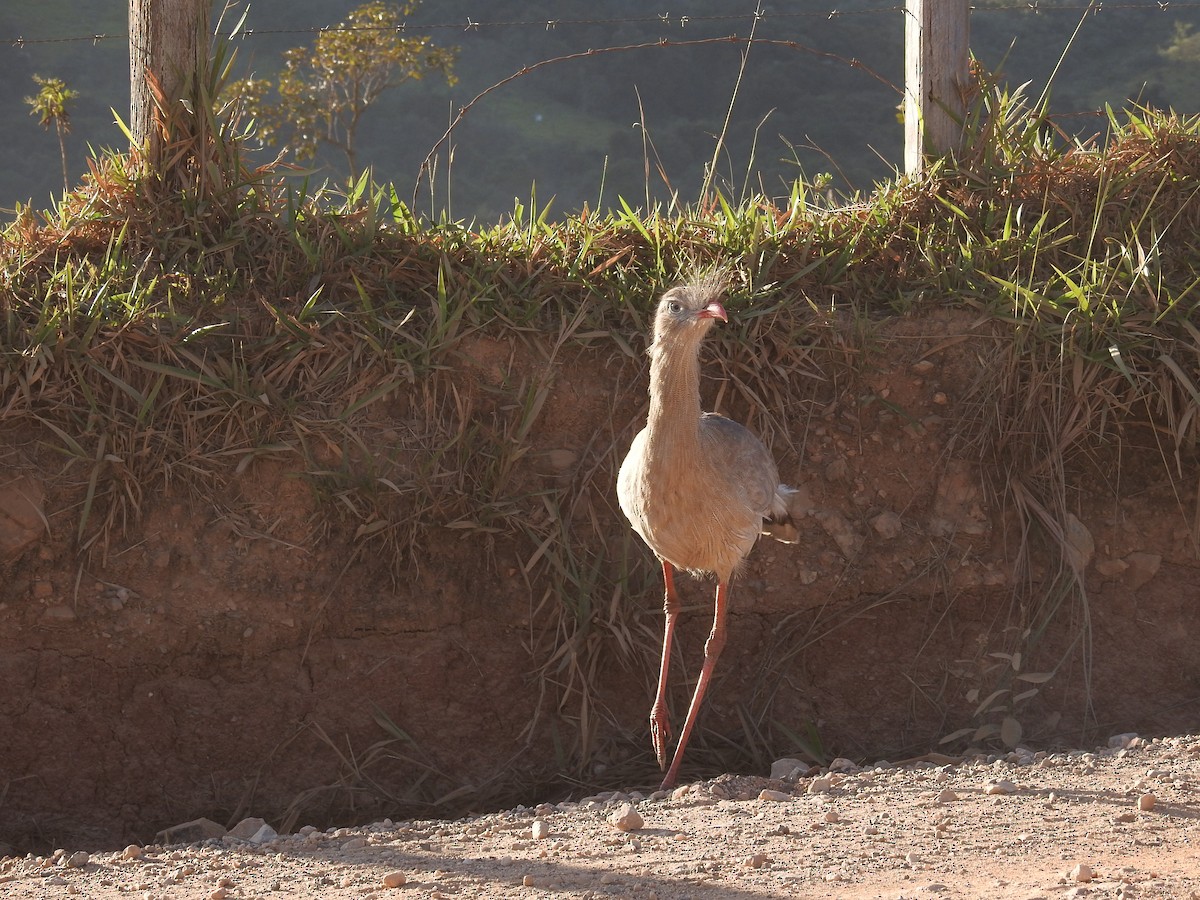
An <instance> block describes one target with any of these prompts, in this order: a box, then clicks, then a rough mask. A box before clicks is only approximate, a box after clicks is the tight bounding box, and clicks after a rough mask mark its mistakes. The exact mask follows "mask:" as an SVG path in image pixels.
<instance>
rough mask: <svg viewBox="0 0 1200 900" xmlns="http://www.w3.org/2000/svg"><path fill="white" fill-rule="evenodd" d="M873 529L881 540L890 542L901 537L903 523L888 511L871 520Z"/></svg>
mask: <svg viewBox="0 0 1200 900" xmlns="http://www.w3.org/2000/svg"><path fill="white" fill-rule="evenodd" d="M871 527H872V528H874V529H875V533H876V534H877V535H879V536H880V537H881V538H883V539H884V540H886V541H890V540H894V539H895V538H897V537H899V536H900V532H901V531H902V530H903V523H902V521H901V519H900V517H899V516H898V515H896V514H895V513H894V512H892V511H891V510H890V509H888V510H884V511H883V512H881V513H880V514H879V515H877V516H875V517H873V518H872V519H871Z"/></svg>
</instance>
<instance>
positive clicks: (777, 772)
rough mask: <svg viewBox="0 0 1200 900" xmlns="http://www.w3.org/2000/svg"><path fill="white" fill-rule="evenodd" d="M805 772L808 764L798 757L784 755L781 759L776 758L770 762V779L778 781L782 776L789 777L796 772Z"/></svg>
mask: <svg viewBox="0 0 1200 900" xmlns="http://www.w3.org/2000/svg"><path fill="white" fill-rule="evenodd" d="M797 771H799V772H807V771H808V766H807V765H805V764H804V763H803V762H801V761H800V760H798V759H793V758H792V757H790V756H786V757H784V758H783V759H777V760H775V762H773V763H771V780H772V781H779V780H780V779H783V778H790V777H791V776H793V775H795V774H796V772H797Z"/></svg>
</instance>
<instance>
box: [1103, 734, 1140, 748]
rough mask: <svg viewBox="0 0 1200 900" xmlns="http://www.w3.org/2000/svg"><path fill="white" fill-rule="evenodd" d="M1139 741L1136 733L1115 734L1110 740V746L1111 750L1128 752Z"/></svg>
mask: <svg viewBox="0 0 1200 900" xmlns="http://www.w3.org/2000/svg"><path fill="white" fill-rule="evenodd" d="M1136 740H1137V732H1136V731H1126V732H1124V733H1123V734H1114V735H1113V736H1112V737H1110V738H1109V739H1108V746H1109V749H1111V750H1127V749H1128V748H1129V747H1130V746H1132V744H1133V742H1134V741H1136Z"/></svg>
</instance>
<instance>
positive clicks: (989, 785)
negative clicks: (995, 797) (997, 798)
mask: <svg viewBox="0 0 1200 900" xmlns="http://www.w3.org/2000/svg"><path fill="white" fill-rule="evenodd" d="M983 792H984V793H985V794H1015V793H1016V792H1017V786H1016V785H1015V784H1013V783H1012V782H1011V781H1009V780H1008V779H1006V778H1001V779H1000V780H999V781H988V782H986V783H985V784H984V785H983Z"/></svg>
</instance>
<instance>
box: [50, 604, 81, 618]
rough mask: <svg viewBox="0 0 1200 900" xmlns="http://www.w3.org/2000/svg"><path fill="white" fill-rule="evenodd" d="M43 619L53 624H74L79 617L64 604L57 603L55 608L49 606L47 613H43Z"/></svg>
mask: <svg viewBox="0 0 1200 900" xmlns="http://www.w3.org/2000/svg"><path fill="white" fill-rule="evenodd" d="M42 618H43V619H45V620H46V621H52V622H74V621H75V620H76V619H78V618H79V616H77V615H75V610H73V609H71V607H69V606H67V605H66V604H63V603H56V604H54V605H53V606H47V607H46V611H45V612H43V613H42Z"/></svg>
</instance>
